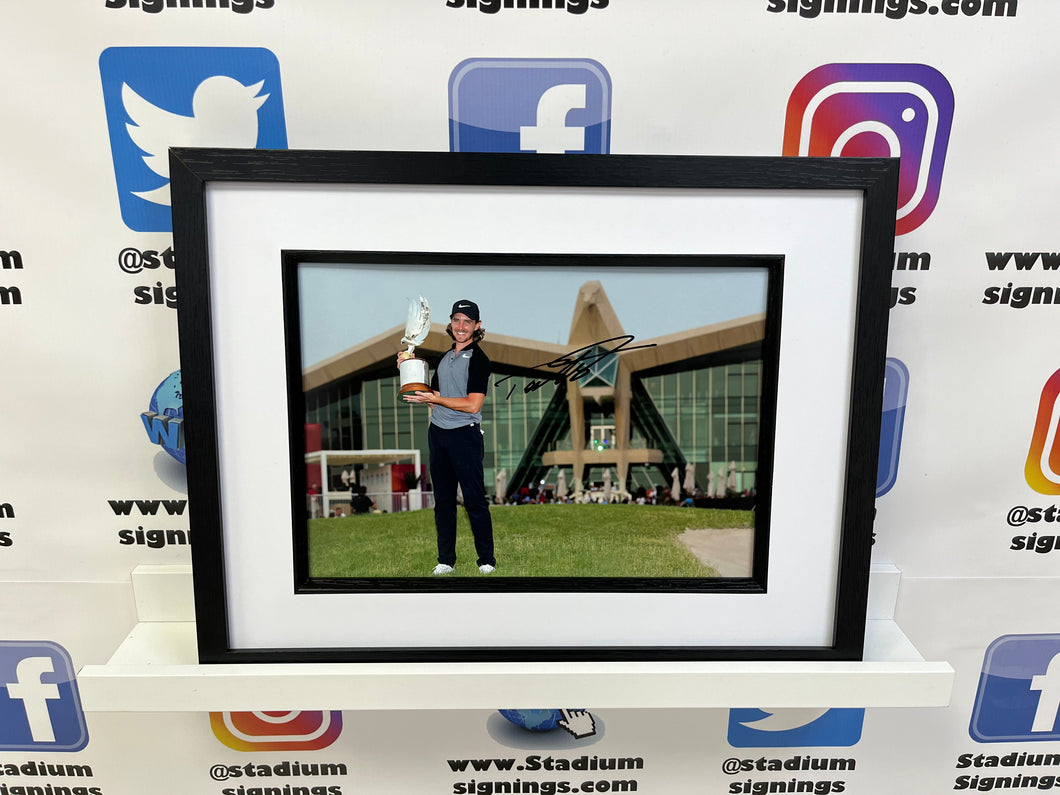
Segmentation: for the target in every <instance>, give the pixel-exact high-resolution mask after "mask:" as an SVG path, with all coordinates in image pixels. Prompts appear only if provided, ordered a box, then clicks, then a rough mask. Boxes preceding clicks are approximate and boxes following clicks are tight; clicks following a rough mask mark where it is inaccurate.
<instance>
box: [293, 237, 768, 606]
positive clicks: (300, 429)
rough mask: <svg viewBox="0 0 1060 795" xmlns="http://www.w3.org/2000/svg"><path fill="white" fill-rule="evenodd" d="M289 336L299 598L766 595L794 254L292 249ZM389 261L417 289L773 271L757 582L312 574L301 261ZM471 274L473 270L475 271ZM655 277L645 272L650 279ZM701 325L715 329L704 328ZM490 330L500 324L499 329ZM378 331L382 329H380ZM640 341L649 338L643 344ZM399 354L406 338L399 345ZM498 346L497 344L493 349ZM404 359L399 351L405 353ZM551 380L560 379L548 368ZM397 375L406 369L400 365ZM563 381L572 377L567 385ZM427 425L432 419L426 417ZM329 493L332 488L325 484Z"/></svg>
mask: <svg viewBox="0 0 1060 795" xmlns="http://www.w3.org/2000/svg"><path fill="white" fill-rule="evenodd" d="M281 261H282V265H281V267H282V279H283V303H284V336H285V338H286V351H287V400H288V406H289V411H290V414H289V417H288V431H287V433H288V437H289V438H290V439H291V525H292V532H293V540H292V543H293V546H294V565H295V577H294V587H295V591H296V593H367V592H380V593H386V592H400V591H443V592H453V591H469V592H491V591H492V592H497V591H520V592H534V591H539V592H575V593H582V592H589V591H596V592H637V591H645V592H647V591H660V590H674V591H700V592H706V591H711V592H715V593H722V592H728V593H764V592H765V589H766V585H767V577H768V558H769V556H768V550H769V515H770V501H769V500H770V492H771V486H772V473H773V435H774V427H773V426H774V416H775V411H776V384H777V376H778V372H779V356H780V339H779V332H780V326H781V313H782V308H781V301H782V298H781V296H782V295H783V282H784V258H783V257H782V256H766V255H757V256H755V255H737V256H724V255H715V254H705V255H689V254H667V255H651V254H602V255H601V254H523V253H515V254H511V253H497V252H473V253H471V252H418V251H417V252H406V251H402V252H394V251H334V250H326V251H324V250H285V251H282V252H281ZM302 264H305V265H318V264H319V265H346V264H349V265H353V264H357V265H387V266H391V267H394V266H402V265H403V266H405V267H407V268H409V279H410V283H414V282H415V274H414V269H415V267H416V266H417V265H420V266H431V267H438V266H445V267H450V268H453V269H457V268H461V269H491V270H497V269H509V268H511V269H513V270H516V271H517V272H518V271H520V270H521V271H523V273H524V274H525V271H526V269H530V268H539V267H541V268H565V267H570V268H574V267H578V266H580V267H581V268H582V269H591V268H593V267H598V268H602V269H604V270H602V271H601V273H617V272H620V271H621V270H622V269H623V268H625V269H630V270H632V269H641V270H649V269H651V268H669V269H673V270H675V271H676V270H679V269H682V268H687V269H689V271H693V270H694V271H697V272H700V273H702V272H704V271H710V270H716V271H724V270H738V269H755V270H761V271H763V272H765V274H766V275H767V283H766V292H765V295H764V296H763V306H762V312H761V314H762V315H763V316H764V318H765V336H764V338H763V339H762V341H761V343H760V345H761V362H762V370H761V382H760V385H759V398H760V399H759V410H758V414H759V434H758V444H757V447H758V458H757V466H756V469H755V472H756V477H755V484H756V489H755V491H756V501H755V507H754V508H753V513H754V517H755V518H754V527H753V535H754V542H753V547H752V550H753V551H752V559H751V571H750V573H749V574H748V575H747V576H717V577H697V578H683V577H661V576H660V577H650V578H649V577H605V576H599V577H549V576H535V577H508V576H505V575H503V574H501V573H497V574H495V575H494V576H492V577H432V576H422V577H413V576H409V577H387V578H370V577H346V578H336V577H312V576H310V575H309V543H308V532H307V530H306V529H305V528H306V522H307V521H308V519H309V517H308V515H307V511H306V509H305V499H304V497H305V484H306V466H305V458H304V456H302V454H301V449H302V446H301V442H302V441H303V439H304V433H305V429H304V426H305V422H306V409H305V402H304V400H305V391H304V389H303V387H302V380H303V370H304V367H305V366H306V363H305V362H303V361H302V360H301V347H302V346H301V341H302V340H301V319H302V318H301V315H300V312H299V299H300V293H299V287H298V266H299V265H302ZM465 272H466V271H465ZM649 275H650V274H648V273H645V274H644V276H645V277H648V276H649ZM693 325H694V326H700V325H708V326H709V325H710V324H709V323H708V324H700V323H695V324H693ZM490 328H495V327H494V326H493V325H492V324H491V326H490ZM375 331H376V333H378V332H379V331H380V330H379V329H376V330H375ZM638 339H639V338H638ZM394 348H395V350H398V349H399V348H400V342H397V343H395V345H394ZM487 350H488V343H487ZM395 356H396V354H395ZM540 372H541V376H540V377H541V378H543V379H548V380H554V379H555V376H553V375H552V374H550V373H548V372H546V371H540ZM395 375H396V367H395ZM558 380H560V381H562V380H564V379H562V378H561V379H558ZM424 419H426V418H424ZM322 488H324V487H322Z"/></svg>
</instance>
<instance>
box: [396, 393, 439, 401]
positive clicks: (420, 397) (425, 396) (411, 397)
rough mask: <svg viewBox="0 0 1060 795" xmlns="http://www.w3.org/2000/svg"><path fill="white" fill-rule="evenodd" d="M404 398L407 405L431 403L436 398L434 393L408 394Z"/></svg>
mask: <svg viewBox="0 0 1060 795" xmlns="http://www.w3.org/2000/svg"><path fill="white" fill-rule="evenodd" d="M402 397H404V398H405V402H406V403H430V402H431V399H432V398H433V397H434V393H433V392H407V393H405V394H404V395H402Z"/></svg>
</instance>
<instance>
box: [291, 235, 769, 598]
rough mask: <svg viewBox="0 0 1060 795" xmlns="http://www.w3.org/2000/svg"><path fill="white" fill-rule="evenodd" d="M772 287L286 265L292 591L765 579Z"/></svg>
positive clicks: (476, 259) (612, 275)
mask: <svg viewBox="0 0 1060 795" xmlns="http://www.w3.org/2000/svg"><path fill="white" fill-rule="evenodd" d="M781 268H782V261H781V258H769V257H722V256H672V255H671V256H634V255H623V256H590V255H545V256H542V255H534V256H529V255H512V254H505V255H499V254H488V253H469V254H426V253H416V254H409V253H396V252H285V256H284V269H285V274H284V282H285V299H284V300H285V316H286V326H287V328H286V337H287V340H288V345H289V346H296V348H297V349H296V350H293V351H289V352H288V361H289V367H290V369H291V372H290V373H289V383H290V385H291V405H292V409H291V411H292V416H291V430H292V433H291V438H292V446H293V447H294V446H297V449H292V461H293V462H294V461H299V462H300V461H303V460H304V469H303V470H302V471H301V472H298V473H296V474H295V475H294V476H293V480H294V489H295V492H296V493H295V494H294V498H295V499H294V504H295V505H296V509H300V508H301V506H303V505H304V510H305V513H304V518H303V519H301V520H299V519H296V521H295V534H294V546H295V561H296V569H297V570H298V571H297V572H296V581H297V585H298V586H299V587H300V588H309V589H310V590H312V589H325V590H346V589H352V590H363V589H372V588H373V587H380V586H385V588H386V589H387V590H392V589H394V588H409V589H412V590H416V589H419V588H422V587H428V588H442V589H450V588H455V589H467V588H468V587H469V586H470V587H471V588H472V589H474V590H478V589H483V588H487V589H488V588H498V587H501V588H504V587H507V588H510V587H518V588H522V589H530V590H534V589H545V590H547V589H549V587H550V584H551V586H554V587H556V588H569V587H570V580H571V578H575V579H577V580H579V581H582V582H583V583H584V587H586V588H588V589H589V590H592V589H594V588H600V589H616V590H623V589H633V590H635V589H637V588H639V587H641V586H643V585H644V583H645V582H646V581H651V582H652V585H653V587H657V586H658V585H660V584H663V586H664V587H668V588H672V589H678V590H680V589H711V588H724V587H731V586H732V585H733V584H734V583H735V582H738V581H739V580H741V579H748V578H751V577H752V576H755V578H756V580H757V581H758V582H761V581H762V580H763V579H764V571H762V567H764V566H765V560H766V557H767V556H766V555H765V551H766V550H765V546H766V545H767V544H768V516H769V494H770V472H771V469H770V461H771V450H772V412H773V408H772V407H773V406H774V405H775V385H776V377H775V373H776V350H777V345H778V341H777V339H776V333H777V328H778V327H779V322H778V320H777V317H776V316H777V314H778V313H779V306H778V299H777V295H778V294H779V282H780V276H781ZM756 553H757V554H756ZM756 566H757V567H758V568H756ZM487 581H488V582H490V583H493V584H492V585H486V582H487ZM476 584H477V587H476ZM579 587H582V586H579Z"/></svg>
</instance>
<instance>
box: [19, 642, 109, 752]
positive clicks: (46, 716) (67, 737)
mask: <svg viewBox="0 0 1060 795" xmlns="http://www.w3.org/2000/svg"><path fill="white" fill-rule="evenodd" d="M86 745H88V727H87V726H86V725H85V716H84V713H83V712H82V711H81V699H80V697H79V696H78V694H77V681H76V679H75V674H74V665H73V662H72V661H71V660H70V655H69V654H67V652H66V649H64V648H63V647H62V646H60V645H59V644H57V643H52V642H50V641H10V640H8V641H0V751H80V750H81V749H82V748H84V747H85V746H86Z"/></svg>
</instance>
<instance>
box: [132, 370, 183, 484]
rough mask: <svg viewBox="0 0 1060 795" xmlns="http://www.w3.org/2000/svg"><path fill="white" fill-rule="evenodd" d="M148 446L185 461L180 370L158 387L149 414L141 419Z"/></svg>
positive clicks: (147, 412) (149, 407)
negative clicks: (148, 440) (149, 443)
mask: <svg viewBox="0 0 1060 795" xmlns="http://www.w3.org/2000/svg"><path fill="white" fill-rule="evenodd" d="M140 420H141V421H142V422H143V424H144V429H145V430H146V431H147V436H148V438H149V439H150V440H151V444H157V445H160V446H161V447H162V449H163V450H165V451H166V452H167V453H169V454H170V455H171V456H172V457H173V458H175V459H176V460H177V461H179V462H180V463H182V464H186V463H187V461H186V460H185V457H184V395H183V392H182V390H181V386H180V370H177V371H176V372H173V373H170V374H169V376H167V377H166V379H165V380H164V381H163V382H162V383H161V384H159V385H158V388H157V389H155V392H154V394H153V395H151V403H150V405H149V406H148V410H147V411H145V412H143V413H142V414H141V415H140Z"/></svg>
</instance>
